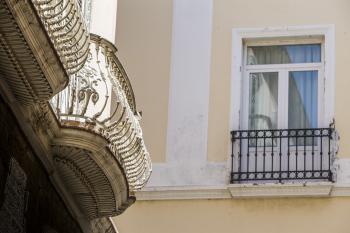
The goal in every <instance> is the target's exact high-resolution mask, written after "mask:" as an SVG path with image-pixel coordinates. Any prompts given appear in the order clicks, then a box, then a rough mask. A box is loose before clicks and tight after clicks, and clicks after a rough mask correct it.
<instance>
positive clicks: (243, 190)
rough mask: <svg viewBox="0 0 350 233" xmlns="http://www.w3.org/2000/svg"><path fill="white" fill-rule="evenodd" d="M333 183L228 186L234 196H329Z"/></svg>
mask: <svg viewBox="0 0 350 233" xmlns="http://www.w3.org/2000/svg"><path fill="white" fill-rule="evenodd" d="M332 186H333V185H332V183H330V182H322V183H290V184H289V183H288V184H261V185H255V184H232V185H229V186H228V189H229V190H230V192H231V195H232V197H233V198H249V197H250V198H259V197H264V198H267V197H329V195H330V193H331V190H332Z"/></svg>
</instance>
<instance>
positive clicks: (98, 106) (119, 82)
mask: <svg viewBox="0 0 350 233" xmlns="http://www.w3.org/2000/svg"><path fill="white" fill-rule="evenodd" d="M115 52H116V48H115V47H114V46H113V45H112V44H111V43H109V42H108V43H107V41H106V40H104V39H102V38H100V37H98V36H95V35H92V36H91V45H90V52H89V56H88V59H87V62H86V64H85V65H84V67H83V68H82V69H81V70H80V71H79V72H78V73H76V74H75V75H73V76H72V77H71V78H70V82H69V84H68V86H67V87H66V89H65V90H63V91H62V92H60V93H59V94H58V95H56V96H55V97H54V98H53V99H52V100H51V106H52V107H53V109H54V111H55V113H56V115H57V117H58V119H59V120H60V123H61V124H62V125H64V126H68V127H79V128H83V129H86V130H89V131H92V132H95V133H97V134H99V135H101V136H102V137H104V138H105V139H106V140H107V141H108V147H109V149H110V151H111V152H112V154H113V155H114V156H115V157H116V159H117V160H118V161H119V163H120V165H121V166H122V167H123V169H124V171H125V173H126V178H127V180H128V183H129V186H130V190H131V191H133V190H136V189H139V188H141V187H143V186H144V185H145V184H146V182H147V181H148V179H149V177H150V173H151V170H152V167H151V166H152V165H151V160H150V156H149V153H148V151H147V149H146V146H145V144H144V140H143V135H142V130H141V126H140V123H139V116H138V114H137V111H136V105H135V100H134V94H133V91H132V88H131V85H130V83H129V81H128V78H127V76H126V74H125V71H124V69H122V66H121V64H120V63H119V60H117V57H116V54H115Z"/></svg>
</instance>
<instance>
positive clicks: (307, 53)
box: [241, 37, 324, 130]
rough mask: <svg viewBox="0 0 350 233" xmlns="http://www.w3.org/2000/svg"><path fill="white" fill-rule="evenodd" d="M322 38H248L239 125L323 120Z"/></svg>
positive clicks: (312, 124)
mask: <svg viewBox="0 0 350 233" xmlns="http://www.w3.org/2000/svg"><path fill="white" fill-rule="evenodd" d="M323 48H324V45H323V38H322V37H318V38H294V39H278V38H276V39H269V40H246V41H245V42H244V58H243V60H244V61H243V80H242V81H243V82H242V85H243V88H242V90H243V92H242V112H241V114H242V116H241V120H242V122H241V124H242V127H243V128H244V129H250V130H258V129H259V130H260V129H300V128H318V127H320V126H321V125H322V122H323V119H322V116H323V114H322V112H323V103H324V101H323V99H324V75H323V74H324V59H323V57H324V56H323V53H324V52H323V51H324V49H323Z"/></svg>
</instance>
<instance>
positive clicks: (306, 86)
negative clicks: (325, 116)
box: [288, 71, 318, 129]
mask: <svg viewBox="0 0 350 233" xmlns="http://www.w3.org/2000/svg"><path fill="white" fill-rule="evenodd" d="M317 77H318V71H293V72H289V98H288V104H289V105H288V106H289V107H288V127H289V128H290V129H299V128H316V127H317V126H318V124H317V116H318V101H317V86H318V85H317V79H318V78H317Z"/></svg>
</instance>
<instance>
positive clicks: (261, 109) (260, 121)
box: [249, 72, 278, 130]
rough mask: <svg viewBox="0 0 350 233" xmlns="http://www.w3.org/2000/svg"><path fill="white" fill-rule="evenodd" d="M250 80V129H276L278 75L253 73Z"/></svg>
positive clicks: (273, 73) (274, 73)
mask: <svg viewBox="0 0 350 233" xmlns="http://www.w3.org/2000/svg"><path fill="white" fill-rule="evenodd" d="M249 79H250V80H249V129H253V130H254V129H276V128H277V111H278V73H277V72H269V73H267V72H265V73H262V72H261V73H251V74H250V77H249Z"/></svg>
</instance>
